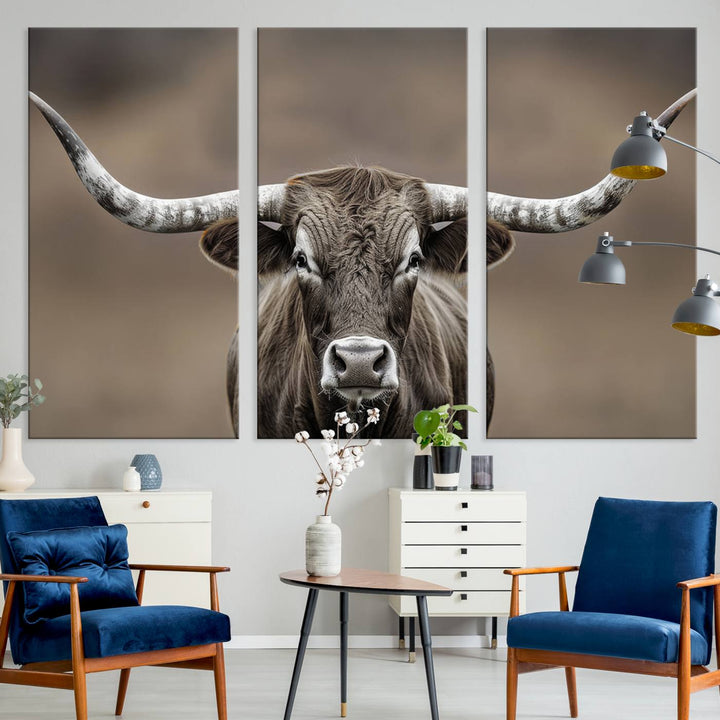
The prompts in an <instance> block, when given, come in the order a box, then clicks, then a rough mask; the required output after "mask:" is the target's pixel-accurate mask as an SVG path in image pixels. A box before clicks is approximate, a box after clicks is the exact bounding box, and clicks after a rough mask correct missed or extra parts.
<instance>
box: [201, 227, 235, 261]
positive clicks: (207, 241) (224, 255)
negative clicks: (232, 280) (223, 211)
mask: <svg viewBox="0 0 720 720" xmlns="http://www.w3.org/2000/svg"><path fill="white" fill-rule="evenodd" d="M200 249H201V250H202V251H203V254H204V255H205V257H206V258H207V259H208V260H210V262H212V263H214V264H215V265H219V266H220V267H221V268H223V269H224V270H229V271H230V272H231V273H233V274H234V275H235V274H237V271H238V221H237V218H229V219H228V220H220V222H216V223H215V224H214V225H211V226H210V227H209V228H208V229H207V230H206V231H205V232H204V233H203V236H202V237H201V238H200Z"/></svg>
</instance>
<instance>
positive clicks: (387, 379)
mask: <svg viewBox="0 0 720 720" xmlns="http://www.w3.org/2000/svg"><path fill="white" fill-rule="evenodd" d="M321 384H322V386H323V388H325V389H326V390H330V389H334V390H338V391H339V392H341V393H342V392H343V389H346V390H348V391H350V392H351V394H353V395H361V396H363V397H365V398H367V399H370V398H372V397H374V396H375V395H378V394H380V393H381V392H383V391H384V390H395V389H396V388H397V386H398V379H397V361H396V359H395V353H394V351H393V349H392V348H391V347H390V345H389V344H388V343H387V342H385V341H384V340H380V339H379V338H374V337H369V336H367V335H363V336H351V337H346V338H342V339H341V340H334V341H333V342H331V343H330V345H328V348H327V350H326V351H325V357H324V358H323V376H322V382H321Z"/></svg>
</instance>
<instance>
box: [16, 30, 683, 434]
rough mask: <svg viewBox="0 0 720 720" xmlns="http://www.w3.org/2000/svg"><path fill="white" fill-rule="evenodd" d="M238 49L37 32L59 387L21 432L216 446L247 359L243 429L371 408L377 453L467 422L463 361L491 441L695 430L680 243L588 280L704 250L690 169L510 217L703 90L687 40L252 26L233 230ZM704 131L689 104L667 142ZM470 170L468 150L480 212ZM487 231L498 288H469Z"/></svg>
mask: <svg viewBox="0 0 720 720" xmlns="http://www.w3.org/2000/svg"><path fill="white" fill-rule="evenodd" d="M237 42H238V39H237V33H236V31H235V30H234V29H183V30H176V29H38V30H31V31H30V43H29V53H30V58H29V66H30V73H29V85H30V87H29V89H30V91H31V92H32V93H34V94H35V96H36V97H37V99H34V100H33V101H32V102H31V103H30V108H29V141H30V142H29V147H30V151H29V154H30V159H29V161H30V175H29V180H30V188H29V213H30V219H29V228H30V243H29V247H30V263H29V269H30V282H29V287H30V303H29V306H30V321H29V337H30V372H31V374H32V375H33V376H37V377H41V378H42V379H43V382H44V384H45V386H46V387H47V388H48V392H47V395H48V397H49V400H48V402H47V404H46V406H45V408H44V411H43V413H38V414H37V415H36V416H35V417H33V418H32V419H31V420H32V421H31V428H30V430H31V435H32V436H33V437H45V438H51V437H87V438H91V437H104V438H122V437H135V438H169V437H178V438H232V437H237V435H238V431H239V423H238V418H239V415H240V414H241V413H242V417H243V423H245V424H246V427H247V431H248V432H250V433H253V428H252V421H251V418H250V415H251V412H252V411H251V409H250V408H251V407H252V406H253V405H252V403H253V399H254V392H253V391H254V390H255V388H238V362H239V359H243V360H246V359H247V357H248V356H249V355H251V356H253V357H255V356H256V357H257V386H256V400H257V406H256V407H257V419H256V426H255V427H256V432H257V437H259V438H289V437H292V436H293V435H294V433H295V432H296V431H297V430H300V429H307V430H308V431H310V433H311V434H312V435H314V436H318V435H319V433H320V429H321V428H325V427H332V426H333V425H334V415H335V413H336V412H337V411H340V410H345V411H347V412H349V413H350V414H353V415H355V416H356V417H358V418H360V417H362V416H364V414H365V412H366V410H367V408H369V407H379V408H380V410H381V422H380V423H379V424H378V425H377V426H375V427H374V428H373V431H374V432H375V436H376V437H383V438H403V439H406V438H408V437H409V436H410V433H411V430H412V417H413V415H414V414H415V413H416V412H417V411H418V410H420V409H424V408H425V409H426V408H429V407H433V406H436V405H440V404H442V403H444V402H454V403H466V402H468V401H471V402H472V403H473V404H475V405H477V406H479V408H482V407H483V398H482V397H472V398H469V397H468V377H469V376H470V374H471V373H472V376H473V377H474V378H480V379H482V378H484V379H485V383H482V380H481V381H480V382H477V381H474V383H473V385H474V387H482V386H483V385H484V386H485V389H486V392H485V395H486V398H485V408H486V413H485V417H483V424H486V425H487V437H488V438H553V437H555V438H573V437H579V438H594V437H598V438H602V437H693V436H694V435H695V347H694V341H693V340H691V339H689V338H688V337H686V336H684V335H681V334H679V333H675V332H673V331H672V330H671V329H670V328H669V316H670V314H671V313H672V310H673V309H674V307H675V305H676V304H677V302H678V299H679V298H682V297H684V295H685V294H686V291H687V287H689V286H690V285H691V284H692V281H693V280H694V277H693V273H694V258H693V257H692V256H691V254H690V253H688V254H687V255H685V254H682V253H679V254H677V255H674V254H673V255H672V256H671V255H669V254H668V252H667V251H666V250H664V249H659V250H657V251H655V250H652V249H642V250H641V249H635V248H633V249H631V250H628V252H627V254H626V255H623V261H624V262H625V264H626V266H627V269H628V283H627V285H626V286H624V287H587V286H584V285H579V284H578V283H577V273H578V271H579V269H580V267H581V265H582V263H583V261H584V259H585V258H586V257H587V256H588V255H590V254H591V253H592V251H593V249H594V247H595V239H596V236H597V235H599V234H601V233H602V232H604V231H610V232H611V233H612V234H613V235H614V236H615V237H617V238H618V239H624V238H627V239H634V240H641V239H655V240H665V241H674V240H675V241H677V239H678V238H680V237H682V240H680V241H682V242H694V236H695V231H694V223H695V216H694V159H693V157H692V154H691V153H689V152H688V153H680V152H678V153H673V154H672V155H671V159H670V162H671V163H672V168H671V171H670V172H668V174H667V176H666V177H665V178H663V179H661V180H658V181H654V182H652V183H647V184H644V185H642V186H638V187H637V188H636V189H634V190H633V192H632V193H630V194H629V195H628V196H627V197H626V198H625V199H624V201H623V202H622V203H621V205H620V206H619V207H617V208H616V209H614V210H612V212H609V213H608V214H607V215H606V216H604V217H603V218H602V219H601V220H597V221H596V222H594V223H592V224H588V225H587V226H586V227H583V228H581V229H578V230H573V231H571V232H567V233H557V232H547V231H546V230H547V229H544V228H537V227H534V228H533V227H527V226H525V227H523V225H522V223H515V224H514V227H515V228H519V229H515V230H513V231H512V232H510V231H509V230H508V228H507V227H506V226H505V225H503V223H502V222H497V221H498V220H499V219H500V220H502V218H503V217H509V216H512V217H517V216H518V212H516V210H514V209H513V208H516V207H519V206H520V204H521V201H520V200H519V199H520V198H527V197H529V198H536V199H539V200H543V199H547V198H554V197H560V196H565V195H573V194H575V193H578V192H581V191H583V190H585V189H586V188H589V187H592V186H593V185H594V184H596V183H597V182H598V181H600V180H601V179H602V178H603V177H604V176H605V175H606V174H607V172H608V169H609V161H610V156H611V154H612V152H613V150H614V148H615V146H616V145H617V144H619V142H620V141H621V140H622V139H624V137H625V126H626V125H627V124H628V123H630V122H631V121H632V118H633V116H634V115H636V114H637V113H638V112H639V111H640V110H643V109H646V110H647V111H648V112H649V113H650V114H651V115H657V114H659V113H660V112H661V111H662V110H663V109H664V108H665V107H667V106H668V105H670V104H671V103H672V102H673V101H674V100H675V99H676V98H678V97H680V96H681V95H683V94H684V93H685V92H687V91H688V90H689V89H691V88H693V87H694V85H695V34H694V31H693V30H684V29H642V30H639V29H522V30H519V29H517V30H516V29H490V30H488V32H487V63H486V66H485V67H482V66H478V67H468V64H467V35H466V32H465V30H463V29H432V28H413V29H409V28H392V29H332V28H325V29H307V28H305V29H261V30H259V31H258V38H257V43H258V67H257V72H258V100H257V150H258V152H257V175H258V213H257V236H256V238H251V237H247V238H244V237H239V233H238V221H237V218H238V208H243V207H247V206H248V203H247V202H244V201H245V198H240V197H239V195H238V190H237V188H238V166H239V162H242V163H243V164H246V163H247V162H248V161H249V160H248V158H247V157H245V153H244V152H242V153H241V157H239V154H238V122H237V121H238V115H237V113H238V91H237V78H238V49H237ZM637 57H642V58H643V62H637V60H636V58H637ZM648 67H662V72H652V73H650V72H648V69H647V68H648ZM483 85H484V86H485V88H486V106H485V107H486V114H487V115H486V116H487V136H486V153H485V156H484V157H483V156H482V155H481V154H477V156H469V155H468V143H467V136H468V132H469V133H471V134H473V133H474V134H476V135H477V134H479V133H481V132H482V129H481V128H480V127H471V128H468V126H467V117H468V114H467V107H468V103H467V97H468V94H470V95H471V96H473V97H477V96H478V93H480V92H481V89H482V87H483ZM240 111H241V112H248V111H252V110H248V109H247V108H245V109H242V108H241V109H240ZM694 126H695V123H694V109H693V108H692V107H689V108H687V109H686V110H685V111H684V112H683V114H682V115H681V117H680V118H679V119H678V120H677V121H676V132H675V134H677V135H678V136H679V137H681V138H683V139H684V140H686V141H688V142H693V141H694ZM674 129H675V128H674ZM468 163H470V164H472V165H474V167H480V166H483V163H485V169H486V174H487V188H486V189H487V191H488V192H489V193H492V195H488V208H489V210H488V221H487V223H486V222H485V220H484V219H483V218H482V217H480V218H478V217H475V216H470V215H469V214H468V210H467V209H468V205H469V203H470V198H471V197H475V198H476V201H477V202H478V206H479V207H482V204H481V203H480V202H479V201H480V200H482V199H483V189H482V188H480V187H476V188H473V187H470V188H468V182H467V167H468ZM73 166H74V167H73ZM498 208H499V209H498ZM508 213H509V215H508ZM538 230H543V231H541V232H538ZM483 232H485V236H486V237H485V245H486V250H485V254H486V266H487V270H488V272H487V276H485V274H481V275H478V274H477V273H472V272H471V273H468V256H470V257H472V253H478V252H480V253H482V252H483V249H482V248H483ZM255 266H256V267H257V279H255V278H254V277H253V276H252V267H255ZM474 266H475V267H478V265H477V264H475V265H474ZM254 282H257V327H256V328H254V327H251V326H249V323H248V322H247V319H246V318H248V317H249V315H248V312H247V309H244V311H243V313H241V316H240V317H241V322H240V326H239V327H238V302H237V284H238V283H243V284H244V283H254ZM469 287H470V288H474V291H473V293H472V297H475V298H478V297H482V296H483V295H485V296H486V300H487V302H486V307H485V310H486V317H485V316H484V314H483V308H482V306H477V305H476V306H471V307H470V308H468V288H469ZM475 290H478V291H479V292H477V291H475ZM243 318H244V319H243ZM469 323H470V324H473V323H475V324H476V325H477V326H478V327H480V328H481V329H482V328H484V327H486V328H487V344H488V348H487V353H486V352H485V351H484V350H482V351H479V349H478V348H473V349H471V351H470V352H468V341H467V337H468V327H469ZM255 333H256V340H257V344H256V347H253V346H252V338H253V337H254V336H255ZM238 337H239V338H240V341H239V342H238ZM484 356H485V357H484ZM50 390H52V392H51V391H50ZM238 397H240V403H243V400H244V404H243V405H242V408H243V409H242V410H240V409H239V401H238Z"/></svg>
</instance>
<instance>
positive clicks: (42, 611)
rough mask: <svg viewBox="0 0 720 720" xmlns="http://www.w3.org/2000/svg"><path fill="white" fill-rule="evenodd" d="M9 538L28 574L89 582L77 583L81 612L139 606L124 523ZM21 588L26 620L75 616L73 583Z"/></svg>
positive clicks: (34, 584) (32, 584)
mask: <svg viewBox="0 0 720 720" xmlns="http://www.w3.org/2000/svg"><path fill="white" fill-rule="evenodd" d="M7 540H8V544H9V545H10V549H11V551H12V553H13V555H14V556H15V563H16V565H17V567H18V569H19V571H20V572H21V573H22V574H23V575H72V576H75V577H86V578H88V582H86V583H80V584H79V585H78V590H79V595H80V609H81V610H98V609H100V608H113V607H127V606H130V605H137V604H138V601H137V595H136V594H135V587H134V584H133V578H132V573H131V572H130V568H129V566H128V562H127V559H128V546H127V528H126V527H125V526H124V525H110V526H109V527H108V526H97V527H75V528H61V529H58V530H41V531H37V532H24V533H21V532H9V533H8V534H7ZM22 584H23V586H24V587H23V590H24V593H25V612H24V615H23V617H24V619H25V622H27V623H37V622H41V621H43V620H49V619H50V618H54V617H59V616H60V615H68V614H69V613H70V586H69V585H68V584H66V583H45V582H27V583H22Z"/></svg>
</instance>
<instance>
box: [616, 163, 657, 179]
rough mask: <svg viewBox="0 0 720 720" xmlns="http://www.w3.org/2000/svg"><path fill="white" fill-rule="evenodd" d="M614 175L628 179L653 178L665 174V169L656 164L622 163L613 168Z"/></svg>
mask: <svg viewBox="0 0 720 720" xmlns="http://www.w3.org/2000/svg"><path fill="white" fill-rule="evenodd" d="M612 174H613V175H617V176H618V177H621V178H625V179H626V180H652V179H653V178H656V177H661V176H662V175H664V174H665V170H663V169H662V168H659V167H655V165H621V166H620V167H616V168H613V170H612Z"/></svg>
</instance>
